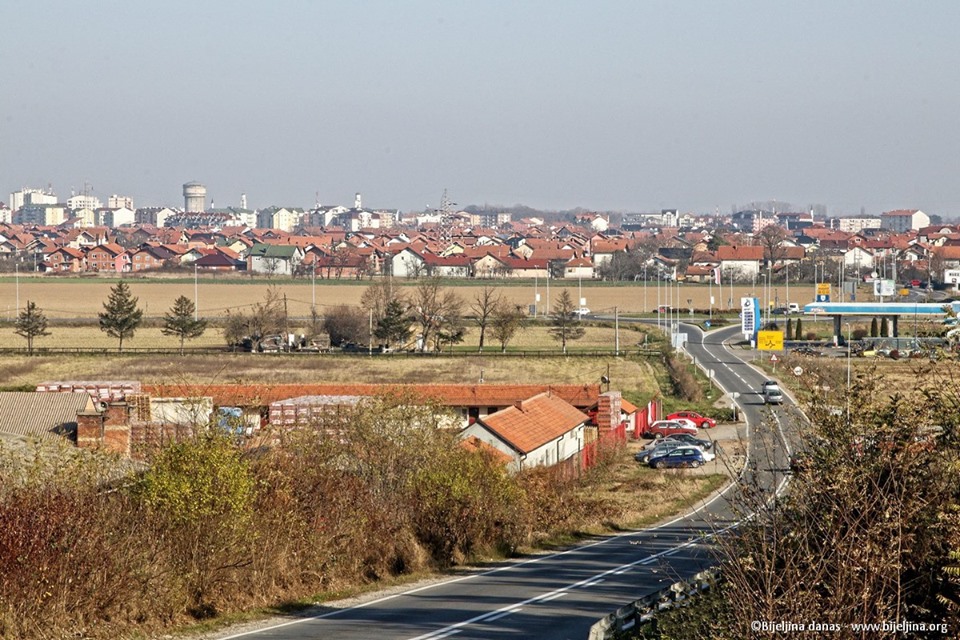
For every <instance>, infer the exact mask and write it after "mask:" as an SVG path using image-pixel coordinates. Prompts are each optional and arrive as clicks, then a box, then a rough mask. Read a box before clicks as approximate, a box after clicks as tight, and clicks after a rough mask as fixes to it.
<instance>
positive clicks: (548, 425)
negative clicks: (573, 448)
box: [479, 392, 589, 453]
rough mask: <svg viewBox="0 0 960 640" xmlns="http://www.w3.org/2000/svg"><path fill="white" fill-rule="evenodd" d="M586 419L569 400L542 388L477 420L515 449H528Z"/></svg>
mask: <svg viewBox="0 0 960 640" xmlns="http://www.w3.org/2000/svg"><path fill="white" fill-rule="evenodd" d="M587 420H589V416H587V415H586V414H585V413H583V412H582V411H580V410H578V409H577V408H576V407H574V406H573V405H571V404H570V403H569V402H565V401H564V400H563V399H561V398H559V397H557V396H555V395H553V394H551V393H550V392H544V393H540V394H538V395H535V396H533V397H532V398H530V399H528V400H524V401H522V402H519V403H517V405H516V406H511V407H507V408H506V409H503V410H501V411H497V412H496V413H493V414H490V415H488V416H486V417H484V418H480V420H479V422H480V423H481V424H483V425H484V426H486V428H487V429H489V430H490V431H492V432H493V433H495V434H496V435H497V436H498V437H499V438H501V439H502V440H504V441H505V442H507V443H508V444H509V445H510V446H511V447H513V448H514V449H516V450H517V451H519V452H521V453H530V452H531V451H533V450H535V449H537V448H539V447H542V446H543V445H544V444H546V443H548V442H550V441H551V440H555V439H557V438H559V437H560V436H562V435H563V434H565V433H567V432H569V431H571V430H573V429H575V428H576V427H577V426H578V425H581V424H583V423H584V422H586V421H587Z"/></svg>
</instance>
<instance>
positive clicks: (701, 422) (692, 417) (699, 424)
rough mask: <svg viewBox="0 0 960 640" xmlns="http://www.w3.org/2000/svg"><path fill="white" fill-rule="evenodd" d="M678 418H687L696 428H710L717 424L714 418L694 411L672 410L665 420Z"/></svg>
mask: <svg viewBox="0 0 960 640" xmlns="http://www.w3.org/2000/svg"><path fill="white" fill-rule="evenodd" d="M678 418H683V419H684V420H689V421H690V422H692V423H693V426H695V427H696V428H698V429H712V428H714V427H715V426H717V421H716V420H714V419H713V418H708V417H707V416H703V415H700V414H699V413H697V412H696V411H686V410H684V411H674V412H673V413H671V414H670V415H668V416H667V417H666V419H667V420H677V419H678Z"/></svg>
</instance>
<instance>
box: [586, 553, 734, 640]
mask: <svg viewBox="0 0 960 640" xmlns="http://www.w3.org/2000/svg"><path fill="white" fill-rule="evenodd" d="M719 577H720V572H719V571H718V570H716V569H707V570H705V571H701V572H700V573H698V574H696V575H695V576H693V577H692V578H691V579H690V580H684V581H681V582H674V583H673V584H672V585H670V586H669V587H667V588H665V589H661V590H660V591H657V592H655V593H651V594H649V595H646V596H643V597H642V598H640V599H639V600H634V601H633V602H631V603H630V604H628V605H626V606H623V607H620V608H619V609H617V610H616V611H614V612H613V613H610V614H607V615H605V616H604V617H602V618H600V620H599V622H597V623H595V624H594V625H593V626H592V627H590V635H589V636H588V638H589V640H611V639H612V638H616V637H618V636H619V635H620V634H622V633H623V632H624V631H629V630H630V629H632V628H634V627H635V626H637V625H638V624H643V623H645V622H649V621H650V620H651V619H652V618H653V617H654V616H655V615H656V614H657V613H659V612H660V611H666V610H667V609H672V608H674V607H678V606H684V605H685V604H686V603H687V601H688V600H689V599H690V598H693V597H694V596H696V595H698V594H700V593H703V592H704V591H707V590H709V589H710V588H711V587H712V586H713V585H715V584H716V583H717V580H718V579H719Z"/></svg>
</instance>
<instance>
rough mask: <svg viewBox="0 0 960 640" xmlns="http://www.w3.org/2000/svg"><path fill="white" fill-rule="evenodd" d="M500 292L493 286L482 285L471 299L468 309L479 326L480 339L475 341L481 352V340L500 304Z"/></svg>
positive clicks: (482, 340) (484, 336)
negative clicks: (471, 302)
mask: <svg viewBox="0 0 960 640" xmlns="http://www.w3.org/2000/svg"><path fill="white" fill-rule="evenodd" d="M500 301H501V297H500V294H498V293H496V290H494V289H493V287H489V286H484V287H483V290H482V291H480V293H478V294H477V296H476V297H475V298H474V299H473V304H471V305H470V311H471V312H472V313H473V317H474V322H476V324H477V326H478V327H479V328H480V339H479V341H478V343H477V351H479V352H480V353H483V342H484V338H486V334H487V326H489V324H490V321H491V319H492V318H493V315H494V313H495V312H496V310H497V307H498V306H499V305H500Z"/></svg>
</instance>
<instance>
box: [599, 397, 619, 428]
mask: <svg viewBox="0 0 960 640" xmlns="http://www.w3.org/2000/svg"><path fill="white" fill-rule="evenodd" d="M621 400H622V396H621V395H620V392H619V391H607V392H606V393H602V394H600V397H599V398H597V427H598V428H599V429H600V430H601V431H602V430H604V429H615V428H616V427H618V426H619V425H620V401H621Z"/></svg>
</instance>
